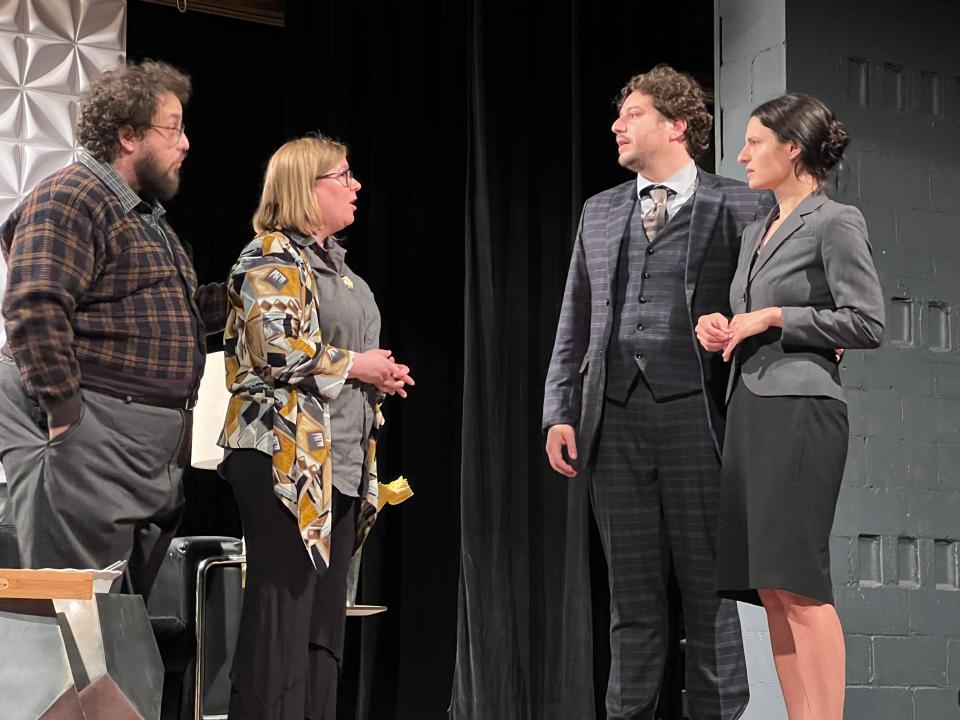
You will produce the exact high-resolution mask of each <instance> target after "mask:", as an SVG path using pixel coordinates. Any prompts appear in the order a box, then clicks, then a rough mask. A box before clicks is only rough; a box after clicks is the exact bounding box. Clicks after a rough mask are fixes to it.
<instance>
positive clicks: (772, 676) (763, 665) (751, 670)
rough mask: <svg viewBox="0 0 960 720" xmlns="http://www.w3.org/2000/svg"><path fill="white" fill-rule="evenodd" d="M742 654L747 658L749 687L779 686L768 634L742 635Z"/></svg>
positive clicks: (749, 633)
mask: <svg viewBox="0 0 960 720" xmlns="http://www.w3.org/2000/svg"><path fill="white" fill-rule="evenodd" d="M743 652H744V654H745V656H746V658H747V677H748V678H750V685H751V686H753V685H754V684H761V685H779V682H780V681H779V680H778V679H777V667H776V665H775V664H774V661H773V650H772V649H771V647H770V635H769V633H757V632H745V633H743Z"/></svg>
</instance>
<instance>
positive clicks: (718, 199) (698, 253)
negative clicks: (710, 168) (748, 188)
mask: <svg viewBox="0 0 960 720" xmlns="http://www.w3.org/2000/svg"><path fill="white" fill-rule="evenodd" d="M698 173H699V184H698V185H697V192H696V193H695V194H694V196H693V210H692V211H691V215H690V236H689V242H688V244H687V267H686V272H685V278H686V281H685V285H686V294H687V306H689V305H690V304H691V303H692V302H693V293H694V291H695V290H696V288H697V279H698V278H699V277H700V266H701V265H703V257H704V255H705V254H706V252H707V246H708V245H709V244H710V238H712V237H713V230H714V228H715V227H716V225H717V218H718V217H720V208H721V206H722V205H723V193H722V192H721V191H720V190H718V189H717V188H716V184H717V176H716V175H711V174H710V173H708V172H704V171H703V170H699V168H698Z"/></svg>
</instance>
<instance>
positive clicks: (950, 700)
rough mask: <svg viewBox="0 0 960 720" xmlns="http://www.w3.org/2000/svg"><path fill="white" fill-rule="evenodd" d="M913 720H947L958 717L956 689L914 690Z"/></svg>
mask: <svg viewBox="0 0 960 720" xmlns="http://www.w3.org/2000/svg"><path fill="white" fill-rule="evenodd" d="M913 707H914V712H915V713H916V714H915V715H914V720H947V718H955V717H957V715H958V710H957V689H956V688H914V690H913Z"/></svg>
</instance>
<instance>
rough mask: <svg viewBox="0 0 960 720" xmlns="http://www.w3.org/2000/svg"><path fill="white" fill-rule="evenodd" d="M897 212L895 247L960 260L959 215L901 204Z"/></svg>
mask: <svg viewBox="0 0 960 720" xmlns="http://www.w3.org/2000/svg"><path fill="white" fill-rule="evenodd" d="M896 213H897V244H898V245H900V246H903V247H905V248H907V249H913V250H915V251H917V252H922V253H930V254H934V255H936V256H937V257H941V258H947V257H949V258H957V257H960V215H950V214H948V213H943V212H938V211H933V210H922V209H916V208H910V207H907V206H906V205H904V204H902V203H899V204H898V206H897V211H896ZM929 299H933V298H929Z"/></svg>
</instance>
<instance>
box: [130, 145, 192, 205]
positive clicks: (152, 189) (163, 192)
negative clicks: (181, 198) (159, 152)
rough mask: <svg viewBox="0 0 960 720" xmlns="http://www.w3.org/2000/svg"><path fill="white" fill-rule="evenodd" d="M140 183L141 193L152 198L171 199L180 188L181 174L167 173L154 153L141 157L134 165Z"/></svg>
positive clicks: (147, 197)
mask: <svg viewBox="0 0 960 720" xmlns="http://www.w3.org/2000/svg"><path fill="white" fill-rule="evenodd" d="M133 171H134V172H135V173H136V174H137V182H139V183H140V194H141V195H142V196H143V197H144V198H146V199H150V200H169V199H170V198H172V197H173V196H174V195H176V194H177V190H179V189H180V175H178V174H177V173H176V172H175V171H171V172H169V173H165V172H164V171H163V170H162V169H161V168H160V166H159V164H158V163H157V158H156V156H155V155H153V153H150V154H147V155H144V156H143V157H141V158H139V159H138V160H137V161H136V162H135V163H134V165H133Z"/></svg>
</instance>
